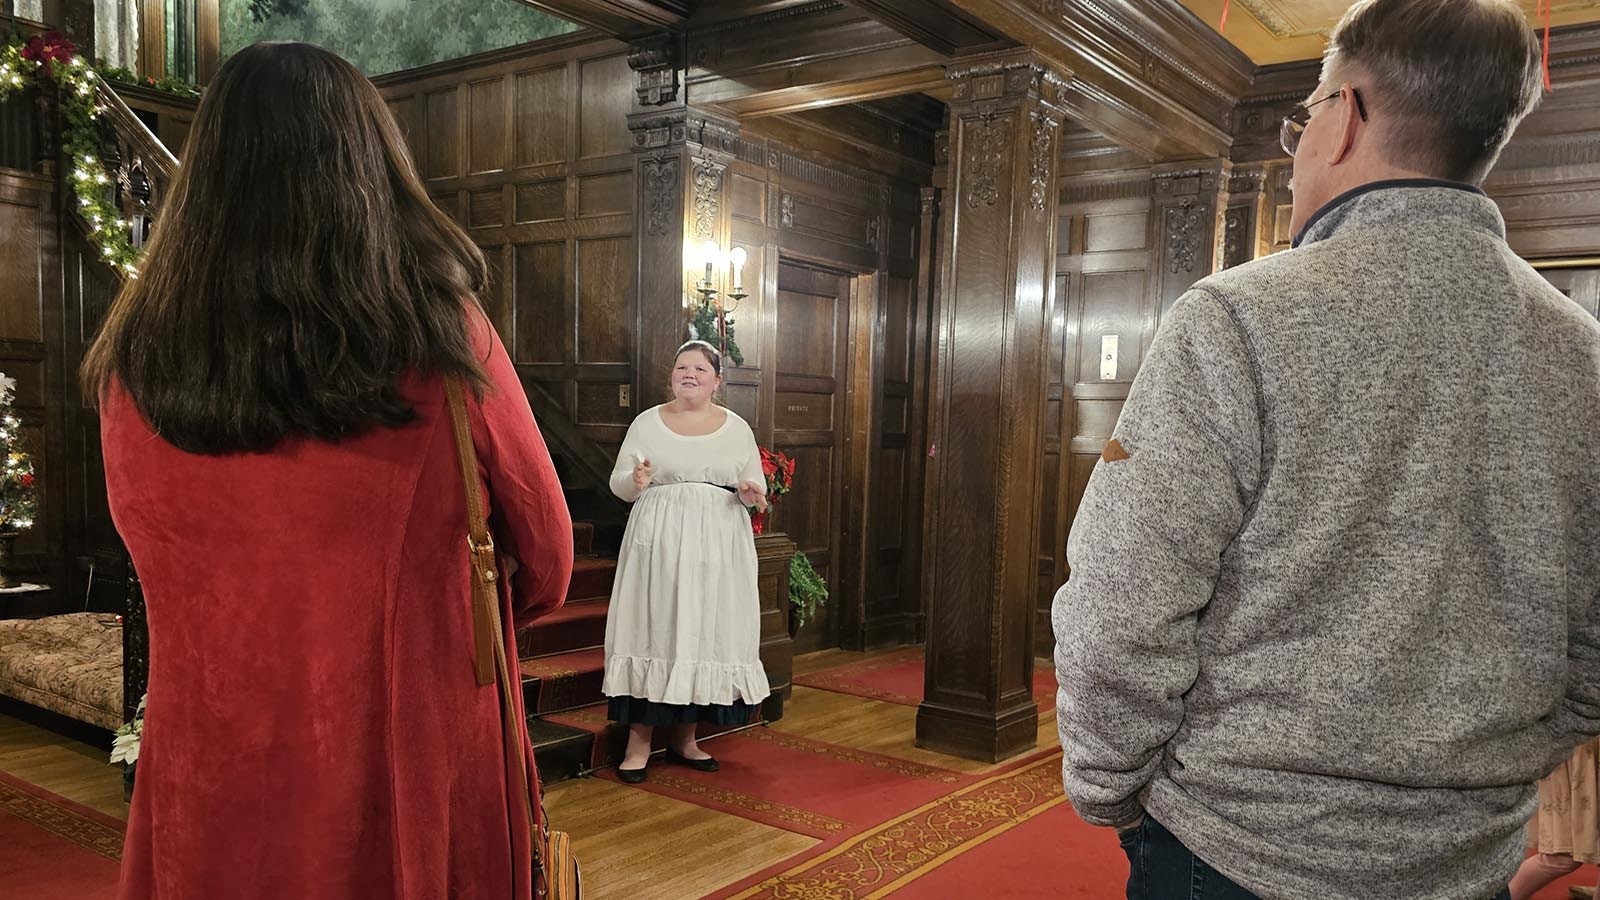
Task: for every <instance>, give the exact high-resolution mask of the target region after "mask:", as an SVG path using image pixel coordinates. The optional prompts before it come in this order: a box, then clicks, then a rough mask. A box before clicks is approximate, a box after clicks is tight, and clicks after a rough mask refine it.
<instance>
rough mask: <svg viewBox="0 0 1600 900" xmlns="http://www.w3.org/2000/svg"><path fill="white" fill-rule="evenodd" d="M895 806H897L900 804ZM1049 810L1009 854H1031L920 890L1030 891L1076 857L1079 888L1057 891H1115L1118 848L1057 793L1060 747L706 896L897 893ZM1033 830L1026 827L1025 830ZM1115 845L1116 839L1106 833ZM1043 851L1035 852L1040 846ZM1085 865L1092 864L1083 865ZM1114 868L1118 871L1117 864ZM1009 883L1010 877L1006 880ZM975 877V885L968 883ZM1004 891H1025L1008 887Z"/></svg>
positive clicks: (758, 898)
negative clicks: (1058, 823) (1024, 862)
mask: <svg viewBox="0 0 1600 900" xmlns="http://www.w3.org/2000/svg"><path fill="white" fill-rule="evenodd" d="M902 808H904V807H902ZM1052 810H1066V813H1067V815H1066V820H1065V826H1066V827H1065V828H1064V829H1062V830H1050V831H1045V832H1040V834H1042V835H1044V836H1046V837H1047V840H1048V843H1047V844H1046V845H1043V846H1040V845H1032V846H1023V847H1022V848H1021V849H1020V850H1013V851H1011V853H1012V855H1028V854H1034V855H1033V857H1032V860H1031V863H1030V865H1028V866H1025V867H1022V868H1016V869H1012V870H1010V871H988V872H986V873H985V874H984V875H983V876H981V880H980V881H978V882H973V883H965V882H963V881H961V880H959V879H958V880H957V881H956V882H954V883H952V884H950V885H948V888H949V889H950V890H953V891H954V892H953V893H934V894H928V895H927V896H930V897H932V896H939V897H960V896H973V897H976V896H982V897H991V896H1003V895H1004V894H1003V893H997V891H1008V890H1013V889H1014V890H1015V891H1024V890H1032V891H1033V892H1034V893H1033V894H1032V896H1039V894H1038V890H1039V886H1040V885H1041V884H1043V883H1049V884H1051V885H1053V887H1052V889H1051V892H1052V893H1051V895H1052V896H1056V895H1057V891H1056V886H1059V885H1060V884H1061V879H1059V878H1056V877H1055V873H1054V872H1053V871H1051V870H1053V869H1054V867H1055V866H1056V865H1058V864H1064V862H1065V861H1066V860H1069V859H1073V858H1080V859H1081V861H1082V863H1083V870H1082V874H1081V875H1077V876H1075V877H1074V880H1075V881H1076V882H1077V883H1078V884H1079V885H1080V886H1081V888H1082V890H1084V891H1087V893H1079V894H1075V895H1074V894H1063V895H1062V896H1084V897H1090V896H1093V897H1115V896H1117V894H1118V892H1119V890H1120V885H1121V883H1122V882H1123V880H1124V879H1126V877H1127V875H1126V872H1127V865H1126V864H1125V863H1123V862H1121V861H1120V858H1119V857H1120V854H1111V853H1106V852H1105V848H1104V847H1102V846H1099V845H1100V844H1103V843H1104V841H1105V840H1106V839H1108V836H1107V835H1103V834H1101V833H1100V832H1101V831H1102V829H1094V828H1090V827H1089V826H1087V825H1084V824H1083V823H1082V822H1080V821H1078V819H1077V817H1076V816H1073V815H1072V814H1071V811H1070V809H1067V808H1066V807H1065V798H1064V797H1063V796H1062V794H1061V759H1060V752H1059V751H1045V752H1043V753H1039V754H1032V755H1030V756H1028V757H1025V758H1024V759H1023V760H1021V761H1020V762H1017V763H1013V764H1011V765H1009V766H1006V767H1005V768H1003V769H1001V770H1000V771H999V772H997V773H995V774H992V775H989V776H987V777H985V778H982V779H979V780H976V781H972V782H971V783H969V784H966V785H965V786H963V787H960V788H958V789H957V790H954V791H951V792H948V793H946V794H944V795H943V796H940V797H936V798H934V799H933V800H931V801H929V802H926V803H923V804H921V805H919V806H916V807H914V808H912V809H910V810H908V811H906V812H902V813H900V814H899V815H895V816H892V817H891V818H889V819H886V820H885V821H883V822H882V823H880V824H878V825H876V826H873V827H871V828H867V829H863V830H860V831H859V832H857V833H856V834H854V835H853V836H850V837H848V838H845V839H843V840H834V841H827V842H824V843H822V844H820V845H818V846H817V847H814V848H812V849H811V850H808V851H806V852H805V853H801V854H799V855H797V856H794V857H792V858H790V859H788V860H785V861H784V862H782V863H779V864H778V865H776V866H773V867H771V868H769V869H767V870H765V871H763V872H759V873H757V874H756V875H754V876H751V877H750V878H747V879H745V880H743V881H741V882H739V883H737V884H734V885H732V886H730V887H728V888H725V889H723V890H721V891H718V892H716V893H715V894H712V895H711V897H712V898H714V900H791V898H813V897H815V898H824V897H825V898H829V900H867V898H874V897H884V896H888V895H890V894H896V893H899V892H901V891H903V890H905V889H907V888H908V886H910V885H912V884H915V883H916V882H918V881H919V880H921V879H923V878H925V877H928V876H929V875H930V874H932V873H937V872H939V871H940V869H941V867H943V866H945V865H947V864H949V863H950V862H951V861H952V860H957V859H959V858H961V857H963V856H965V855H966V854H969V853H973V852H975V851H979V850H981V848H983V847H984V846H985V845H987V844H990V843H993V842H995V841H997V840H999V839H1002V838H1003V837H1004V836H1005V835H1007V834H1008V833H1010V832H1012V831H1016V830H1019V828H1020V827H1021V826H1024V825H1025V824H1026V823H1028V822H1030V821H1032V820H1034V819H1036V818H1042V817H1043V816H1045V815H1046V814H1048V813H1050V812H1051V811H1052ZM1031 834H1032V832H1030V835H1031ZM1110 849H1111V850H1112V851H1116V841H1115V840H1114V839H1110ZM1046 850H1047V851H1048V852H1042V851H1046ZM1091 870H1092V871H1091ZM1119 870H1120V871H1119ZM1008 883H1010V886H1009V887H1008V886H1007V885H1008ZM978 884H981V888H978V887H977V885H978ZM1011 895H1012V896H1018V897H1020V896H1024V894H1022V893H1012V894H1011Z"/></svg>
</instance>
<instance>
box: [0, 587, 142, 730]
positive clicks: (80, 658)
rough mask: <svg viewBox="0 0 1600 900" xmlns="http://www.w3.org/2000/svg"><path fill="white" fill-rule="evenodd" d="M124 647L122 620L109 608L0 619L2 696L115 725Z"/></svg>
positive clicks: (118, 721) (120, 708)
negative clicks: (102, 610)
mask: <svg viewBox="0 0 1600 900" xmlns="http://www.w3.org/2000/svg"><path fill="white" fill-rule="evenodd" d="M122 653H123V644H122V625H121V624H119V623H118V621H117V617H116V615H114V614H111V613H70V614H68V615H61V616H46V617H45V618H42V619H7V620H0V696H5V697H10V698H12V699H15V700H21V701H23V702H24V703H29V704H32V705H33V706H37V707H39V708H41V709H47V710H49V711H51V712H54V713H59V714H61V715H63V716H66V717H67V718H69V719H76V720H77V721H80V722H87V723H89V724H91V725H96V726H99V727H101V728H106V729H111V730H115V729H116V728H117V727H119V726H120V725H122V722H123V704H122V691H123V680H122Z"/></svg>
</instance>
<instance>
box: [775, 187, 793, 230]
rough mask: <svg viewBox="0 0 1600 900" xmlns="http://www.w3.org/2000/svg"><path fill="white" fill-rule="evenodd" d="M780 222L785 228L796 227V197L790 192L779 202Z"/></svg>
mask: <svg viewBox="0 0 1600 900" xmlns="http://www.w3.org/2000/svg"><path fill="white" fill-rule="evenodd" d="M778 224H780V225H782V226H783V227H784V228H793V227H794V198H793V197H791V196H790V195H788V194H784V195H783V199H782V200H781V201H779V203H778Z"/></svg>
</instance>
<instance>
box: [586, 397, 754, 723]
mask: <svg viewBox="0 0 1600 900" xmlns="http://www.w3.org/2000/svg"><path fill="white" fill-rule="evenodd" d="M645 459H648V460H649V461H650V464H651V467H652V468H653V470H654V471H653V475H652V479H651V484H650V486H649V487H646V488H645V489H644V491H643V492H642V493H641V492H640V491H638V490H637V489H636V488H635V487H634V484H633V467H634V466H635V465H636V464H638V463H639V462H640V461H641V460H645ZM742 480H750V481H754V482H756V483H757V484H761V483H763V481H764V475H763V473H762V470H761V454H760V451H759V450H757V448H756V441H755V435H754V433H752V432H751V430H750V426H749V425H748V424H746V423H745V421H744V420H743V419H741V418H739V416H737V415H735V414H734V413H733V411H732V410H727V420H726V421H724V422H723V423H722V426H721V427H720V428H718V429H717V430H716V431H713V432H712V433H710V434H706V435H700V436H687V435H681V434H678V433H676V432H674V431H672V430H671V429H669V428H667V426H666V424H665V423H664V422H662V420H661V407H659V406H658V407H654V408H652V409H648V410H646V411H644V412H643V413H641V414H640V415H639V417H638V418H636V419H634V421H633V424H632V425H631V426H629V428H628V435H627V437H626V438H625V439H624V440H623V442H622V450H621V452H620V453H619V454H618V456H617V466H616V469H615V470H614V471H613V472H612V473H611V490H612V492H613V493H615V494H616V495H617V496H618V497H620V498H622V499H623V500H627V501H629V502H632V503H633V504H634V506H633V512H632V515H630V516H629V518H628V528H627V532H626V533H625V534H624V536H623V539H622V549H621V552H620V553H619V554H618V558H617V575H616V583H615V585H614V586H613V587H612V589H611V609H610V613H609V615H608V618H607V620H606V673H605V682H604V685H603V687H602V690H603V691H604V692H605V694H606V695H607V696H609V697H613V698H620V697H632V698H638V699H641V700H647V701H649V702H650V703H651V704H671V705H684V706H723V705H730V704H735V703H738V702H743V703H746V704H758V703H760V702H761V701H762V700H764V699H766V697H767V694H768V693H769V688H768V685H767V675H766V671H765V670H764V669H762V667H761V658H760V646H761V620H760V617H761V609H760V599H759V594H758V589H757V584H756V549H755V537H754V535H753V534H752V533H751V530H750V516H749V514H748V513H747V512H746V511H745V508H744V505H743V504H742V503H741V502H740V501H739V497H738V495H737V493H733V492H730V491H729V490H728V489H727V488H736V487H737V485H738V484H739V482H740V481H742Z"/></svg>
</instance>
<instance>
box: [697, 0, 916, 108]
mask: <svg viewBox="0 0 1600 900" xmlns="http://www.w3.org/2000/svg"><path fill="white" fill-rule="evenodd" d="M688 57H689V66H688V72H687V75H686V77H685V85H686V87H687V90H688V97H689V102H690V103H692V104H694V105H696V106H703V107H713V108H716V109H719V110H723V111H725V112H727V113H729V114H732V115H736V116H738V117H740V118H742V119H743V118H752V117H759V116H773V115H784V114H787V113H793V112H798V111H802V110H808V109H818V108H822V107H828V106H838V105H842V104H847V103H859V102H862V101H866V100H874V99H878V98H882V97H893V96H898V95H901V94H908V93H918V92H922V91H930V90H938V89H940V88H941V87H942V86H943V85H944V82H945V75H944V66H945V63H946V62H947V58H946V57H945V56H944V54H942V53H940V52H938V51H937V50H934V49H932V48H930V47H927V46H924V45H922V44H919V43H917V42H915V41H913V40H911V39H910V38H907V37H905V36H904V35H902V34H900V33H899V32H897V31H895V30H894V29H892V28H890V27H888V26H887V25H885V24H883V23H882V22H878V21H877V20H875V19H873V18H872V17H870V16H868V15H866V14H865V13H863V12H861V11H860V10H857V9H853V8H849V7H846V6H845V5H844V4H842V3H837V2H821V3H809V4H806V5H804V6H799V7H790V8H787V9H783V10H780V11H776V12H772V13H768V14H765V15H758V16H753V17H749V18H746V19H742V20H738V21H733V22H723V23H719V24H717V25H716V26H713V27H707V28H696V27H693V26H691V27H690V29H689V32H688Z"/></svg>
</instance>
